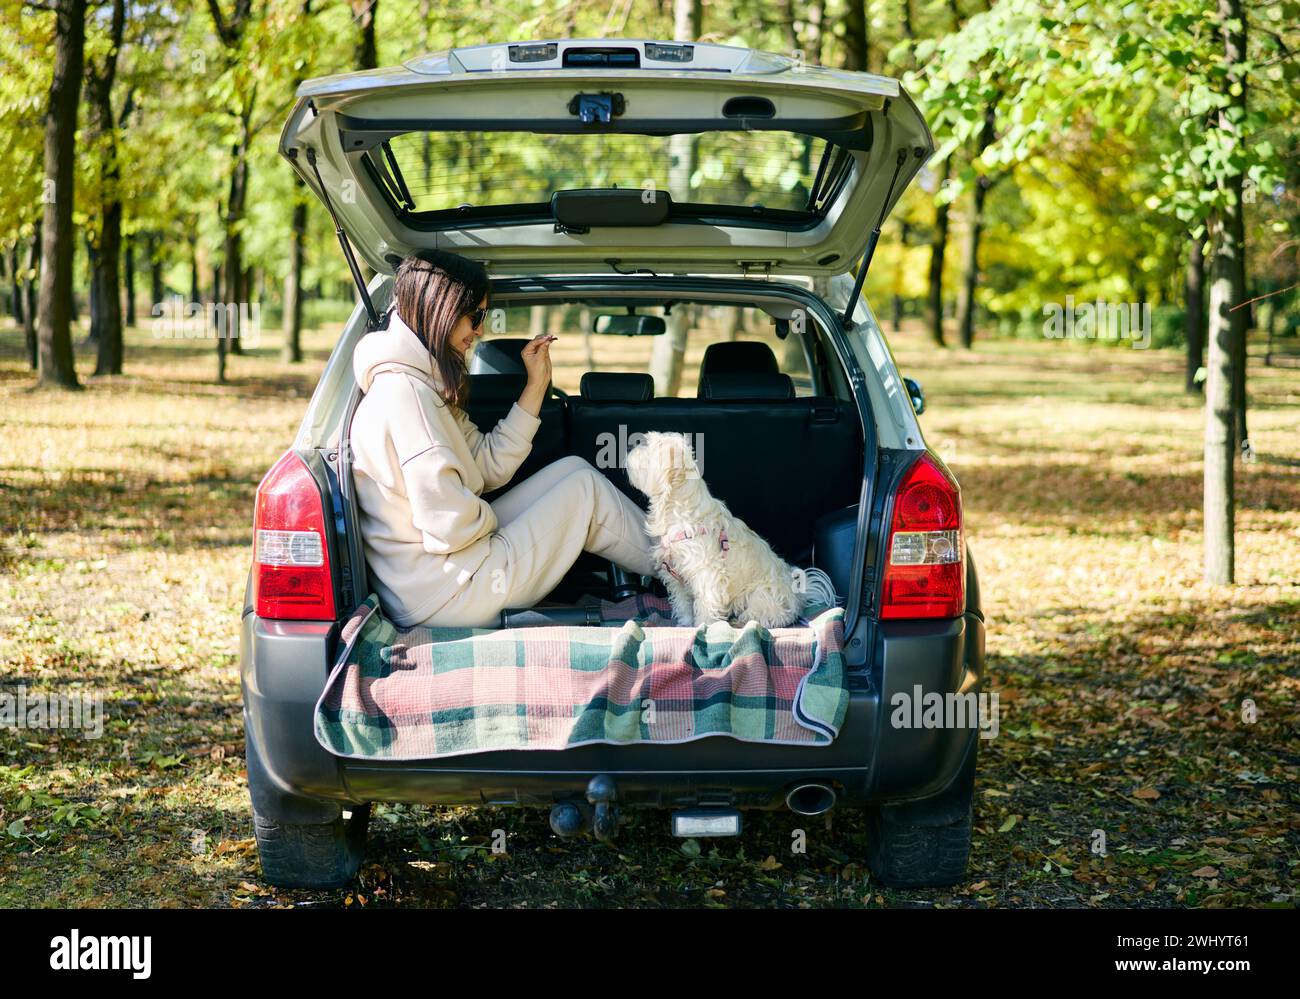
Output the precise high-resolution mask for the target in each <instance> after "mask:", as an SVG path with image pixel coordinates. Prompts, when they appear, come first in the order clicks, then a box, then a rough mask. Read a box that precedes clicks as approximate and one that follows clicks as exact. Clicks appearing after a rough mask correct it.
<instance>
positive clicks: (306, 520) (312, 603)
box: [253, 451, 335, 621]
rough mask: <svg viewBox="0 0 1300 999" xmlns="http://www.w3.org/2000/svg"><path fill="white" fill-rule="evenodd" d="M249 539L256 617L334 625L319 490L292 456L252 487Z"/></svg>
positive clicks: (274, 466) (327, 547)
mask: <svg viewBox="0 0 1300 999" xmlns="http://www.w3.org/2000/svg"><path fill="white" fill-rule="evenodd" d="M253 539H254V540H253V606H254V608H255V609H256V611H257V616H258V617H262V618H270V619H271V620H288V621H333V620H334V618H335V613H334V580H333V577H332V576H331V574H330V563H329V546H328V544H327V542H326V537H325V510H324V508H323V506H322V504H321V497H320V489H319V488H317V486H316V480H315V479H313V478H312V475H311V472H309V471H308V470H307V466H306V465H305V464H303V461H302V459H301V458H299V457H298V456H297V455H296V454H294V453H293V452H292V451H289V452H287V453H286V454H285V455H284V457H282V458H281V459H280V460H279V461H277V462H276V463H275V465H273V466H272V468H271V470H270V471H269V472H267V473H266V477H265V478H264V479H262V484H261V485H260V486H258V487H257V501H256V505H255V509H254V514H253Z"/></svg>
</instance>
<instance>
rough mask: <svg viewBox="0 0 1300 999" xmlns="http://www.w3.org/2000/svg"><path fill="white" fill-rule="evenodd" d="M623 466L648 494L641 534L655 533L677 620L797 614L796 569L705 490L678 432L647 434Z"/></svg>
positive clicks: (777, 620)
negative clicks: (646, 509)
mask: <svg viewBox="0 0 1300 999" xmlns="http://www.w3.org/2000/svg"><path fill="white" fill-rule="evenodd" d="M627 471H628V478H629V479H630V480H631V482H632V485H634V486H636V488H637V489H639V490H641V492H643V493H645V494H646V496H647V497H649V499H650V510H649V513H648V514H647V515H646V533H647V534H649V535H650V537H651V538H652V539H654V538H658V546H657V547H656V548H655V549H654V550H653V551H652V553H651V554H652V555H653V557H654V558H655V561H656V563H657V571H656V575H657V576H658V577H659V579H661V580H662V581H663V584H664V586H665V587H666V588H667V590H668V597H669V599H670V600H671V602H672V607H673V617H674V618H675V619H676V620H677V622H678V623H679V624H689V625H695V626H699V625H702V624H707V623H708V622H710V621H717V620H725V621H732V622H738V623H739V624H741V625H743V624H744V623H745V622H747V621H757V622H758V623H759V624H760V625H762V626H763V627H765V628H783V627H786V626H788V625H790V624H792V623H794V622H795V621H796V620H797V619H798V618H799V615H800V613H801V612H802V610H803V608H804V597H803V594H802V593H799V592H797V591H796V588H795V578H796V575H799V574H798V572H797V570H795V569H794V568H793V567H792V566H790V565H789V564H787V563H786V562H785V561H783V560H782V559H780V558H778V557H777V555H776V553H775V552H773V551H772V549H771V547H770V546H769V545H768V543H767V542H766V541H764V540H763V539H762V538H760V537H759V536H758V535H757V534H755V533H754V532H753V531H752V530H750V529H749V528H748V527H747V526H746V525H745V523H744V521H742V520H740V519H739V518H738V517H735V516H733V515H732V513H731V511H730V510H728V509H727V506H726V504H725V503H723V502H722V501H721V500H719V499H716V498H715V497H714V496H713V495H711V494H710V493H709V488H708V486H707V485H705V483H704V479H703V478H701V476H700V470H699V467H698V466H697V465H696V463H695V455H694V453H693V452H692V450H691V446H690V443H689V442H688V441H687V439H686V438H685V437H684V436H683V435H681V434H664V433H648V434H646V435H645V442H644V443H642V444H640V445H638V446H637V447H635V448H634V449H633V450H632V451H631V453H630V454H629V455H628V456H627ZM808 571H809V572H815V573H817V574H818V575H819V576H820V575H823V574H822V573H820V572H819V571H818V570H808ZM827 581H828V582H829V580H827Z"/></svg>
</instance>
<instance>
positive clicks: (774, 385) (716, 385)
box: [699, 374, 794, 402]
mask: <svg viewBox="0 0 1300 999" xmlns="http://www.w3.org/2000/svg"><path fill="white" fill-rule="evenodd" d="M699 398H701V399H713V400H718V399H727V400H730V401H732V402H742V401H754V402H756V401H758V400H760V399H793V398H794V382H792V381H791V380H790V376H789V375H736V374H722V375H709V376H708V377H707V378H705V379H703V380H702V381H701V382H700V391H699Z"/></svg>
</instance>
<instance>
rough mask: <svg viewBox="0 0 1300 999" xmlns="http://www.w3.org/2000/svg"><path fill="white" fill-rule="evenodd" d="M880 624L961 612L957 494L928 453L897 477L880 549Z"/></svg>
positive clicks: (962, 550) (962, 551) (962, 558)
mask: <svg viewBox="0 0 1300 999" xmlns="http://www.w3.org/2000/svg"><path fill="white" fill-rule="evenodd" d="M886 551H887V558H886V562H885V581H884V592H883V596H882V598H881V603H880V618H881V620H900V619H914V618H943V617H959V616H961V614H962V612H963V611H964V610H965V609H966V546H965V545H964V544H963V543H962V536H961V491H960V490H959V489H958V488H957V483H956V481H954V480H953V478H952V476H951V475H950V474H949V473H948V471H947V469H945V468H944V467H943V466H942V465H940V464H939V463H938V462H937V461H936V460H935V459H934V457H933V456H931V455H930V454H923V455H921V457H920V458H918V459H917V460H916V461H915V462H914V463H913V464H912V467H911V468H909V469H908V470H907V473H906V475H904V476H903V481H902V484H901V485H900V486H899V487H898V494H897V496H896V497H895V498H894V518H893V521H892V523H891V524H890V528H889V541H888V545H887V547H886Z"/></svg>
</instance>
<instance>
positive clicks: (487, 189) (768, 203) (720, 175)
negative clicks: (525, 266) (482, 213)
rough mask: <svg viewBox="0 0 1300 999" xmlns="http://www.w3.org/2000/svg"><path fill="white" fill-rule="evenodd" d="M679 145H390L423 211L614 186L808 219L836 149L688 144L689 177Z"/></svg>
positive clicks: (482, 141)
mask: <svg viewBox="0 0 1300 999" xmlns="http://www.w3.org/2000/svg"><path fill="white" fill-rule="evenodd" d="M674 138H678V137H670V136H653V135H620V134H610V133H602V134H582V135H534V134H532V133H518V132H458V133H440V132H434V133H427V132H410V133H406V134H404V135H399V136H396V137H394V138H393V139H391V140H390V146H391V148H392V151H393V157H394V159H395V160H396V161H397V164H398V167H399V168H400V170H401V173H402V177H403V179H404V180H405V182H406V186H407V189H408V190H409V192H410V195H411V200H412V201H413V202H414V204H415V207H414V209H413V210H414V211H415V212H426V211H446V210H449V209H456V208H462V207H464V206H469V207H472V208H484V207H489V206H494V205H527V204H549V202H550V200H551V195H552V194H554V193H555V192H556V191H563V190H573V189H581V188H612V187H617V188H624V189H626V188H633V189H640V190H660V191H668V192H669V194H670V195H671V197H672V200H673V203H674V204H677V203H688V202H689V203H694V204H700V205H709V206H715V207H734V208H755V207H758V206H761V207H763V208H767V209H774V210H782V211H796V212H803V211H806V210H807V209H808V207H809V206H808V196H809V192H810V191H811V190H812V187H813V184H814V182H815V181H816V179H817V174H818V164H819V162H820V160H821V157H822V154H823V152H824V150H825V148H826V145H827V144H826V142H825V140H823V139H820V138H816V137H813V136H807V135H799V134H795V133H792V132H778V131H771V132H768V131H735V132H727V131H719V132H704V133H701V134H699V135H694V136H682V137H680V139H683V140H685V139H689V141H690V143H691V146H692V148H693V152H692V153H691V154H690V155H691V156H692V158H693V160H694V163H693V165H692V166H693V168H692V169H691V170H690V171H689V174H687V171H685V170H683V169H681V168H680V167H679V168H678V169H677V170H674V168H673V159H674V156H673V154H674V146H673V140H674ZM680 145H681V143H680V142H679V143H678V146H680ZM374 156H375V158H376V159H377V160H380V159H383V153H382V151H381V150H378V149H376V150H375V151H374Z"/></svg>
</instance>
